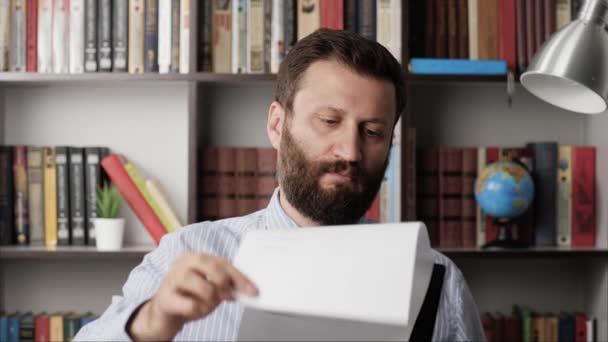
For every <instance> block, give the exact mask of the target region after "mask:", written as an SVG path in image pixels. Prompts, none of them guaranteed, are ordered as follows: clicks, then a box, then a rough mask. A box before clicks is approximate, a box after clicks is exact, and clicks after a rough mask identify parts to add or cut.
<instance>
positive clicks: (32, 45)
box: [0, 0, 38, 72]
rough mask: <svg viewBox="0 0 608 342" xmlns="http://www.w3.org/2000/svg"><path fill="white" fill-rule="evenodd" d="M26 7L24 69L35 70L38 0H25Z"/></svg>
mask: <svg viewBox="0 0 608 342" xmlns="http://www.w3.org/2000/svg"><path fill="white" fill-rule="evenodd" d="M26 9H27V16H26V21H25V24H26V33H25V35H26V43H25V45H26V46H27V48H26V49H27V55H26V66H25V70H26V71H27V72H36V70H37V69H38V0H27V4H26ZM0 70H1V69H0Z"/></svg>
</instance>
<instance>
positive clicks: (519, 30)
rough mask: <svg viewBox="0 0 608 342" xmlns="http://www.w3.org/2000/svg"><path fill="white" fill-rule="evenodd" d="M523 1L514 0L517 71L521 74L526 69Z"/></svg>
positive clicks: (525, 20)
mask: <svg viewBox="0 0 608 342" xmlns="http://www.w3.org/2000/svg"><path fill="white" fill-rule="evenodd" d="M524 1H525V0H515V10H516V12H517V13H516V14H515V32H516V41H517V70H518V71H519V72H520V73H521V72H524V71H525V70H526V68H527V67H528V53H527V51H526V49H527V43H526V39H527V36H526V22H527V19H526V5H525V2H524Z"/></svg>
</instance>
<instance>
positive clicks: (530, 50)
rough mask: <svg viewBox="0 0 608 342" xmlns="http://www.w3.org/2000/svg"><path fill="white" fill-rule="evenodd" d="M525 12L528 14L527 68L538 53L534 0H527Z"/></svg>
mask: <svg viewBox="0 0 608 342" xmlns="http://www.w3.org/2000/svg"><path fill="white" fill-rule="evenodd" d="M534 1H541V0H534ZM524 4H525V9H524V10H525V12H526V30H525V32H526V33H525V34H526V62H527V63H526V66H527V65H528V64H529V63H531V62H532V58H533V57H534V53H535V52H536V34H535V33H534V32H535V30H534V28H535V19H536V15H535V14H534V9H535V6H534V2H533V0H525V1H524Z"/></svg>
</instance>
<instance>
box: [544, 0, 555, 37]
mask: <svg viewBox="0 0 608 342" xmlns="http://www.w3.org/2000/svg"><path fill="white" fill-rule="evenodd" d="M555 5H556V0H544V6H543V8H544V11H545V12H544V17H545V28H544V30H543V33H544V34H545V36H544V41H547V40H549V38H550V37H551V35H552V34H553V33H555V28H556V25H555V21H556V16H557V12H556V8H555Z"/></svg>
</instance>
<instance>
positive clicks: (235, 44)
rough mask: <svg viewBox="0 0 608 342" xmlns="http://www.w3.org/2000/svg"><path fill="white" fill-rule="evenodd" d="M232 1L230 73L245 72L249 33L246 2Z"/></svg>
mask: <svg viewBox="0 0 608 342" xmlns="http://www.w3.org/2000/svg"><path fill="white" fill-rule="evenodd" d="M231 1H232V73H233V74H240V73H245V72H247V33H248V32H249V27H248V20H247V13H248V2H247V1H246V0H231Z"/></svg>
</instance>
